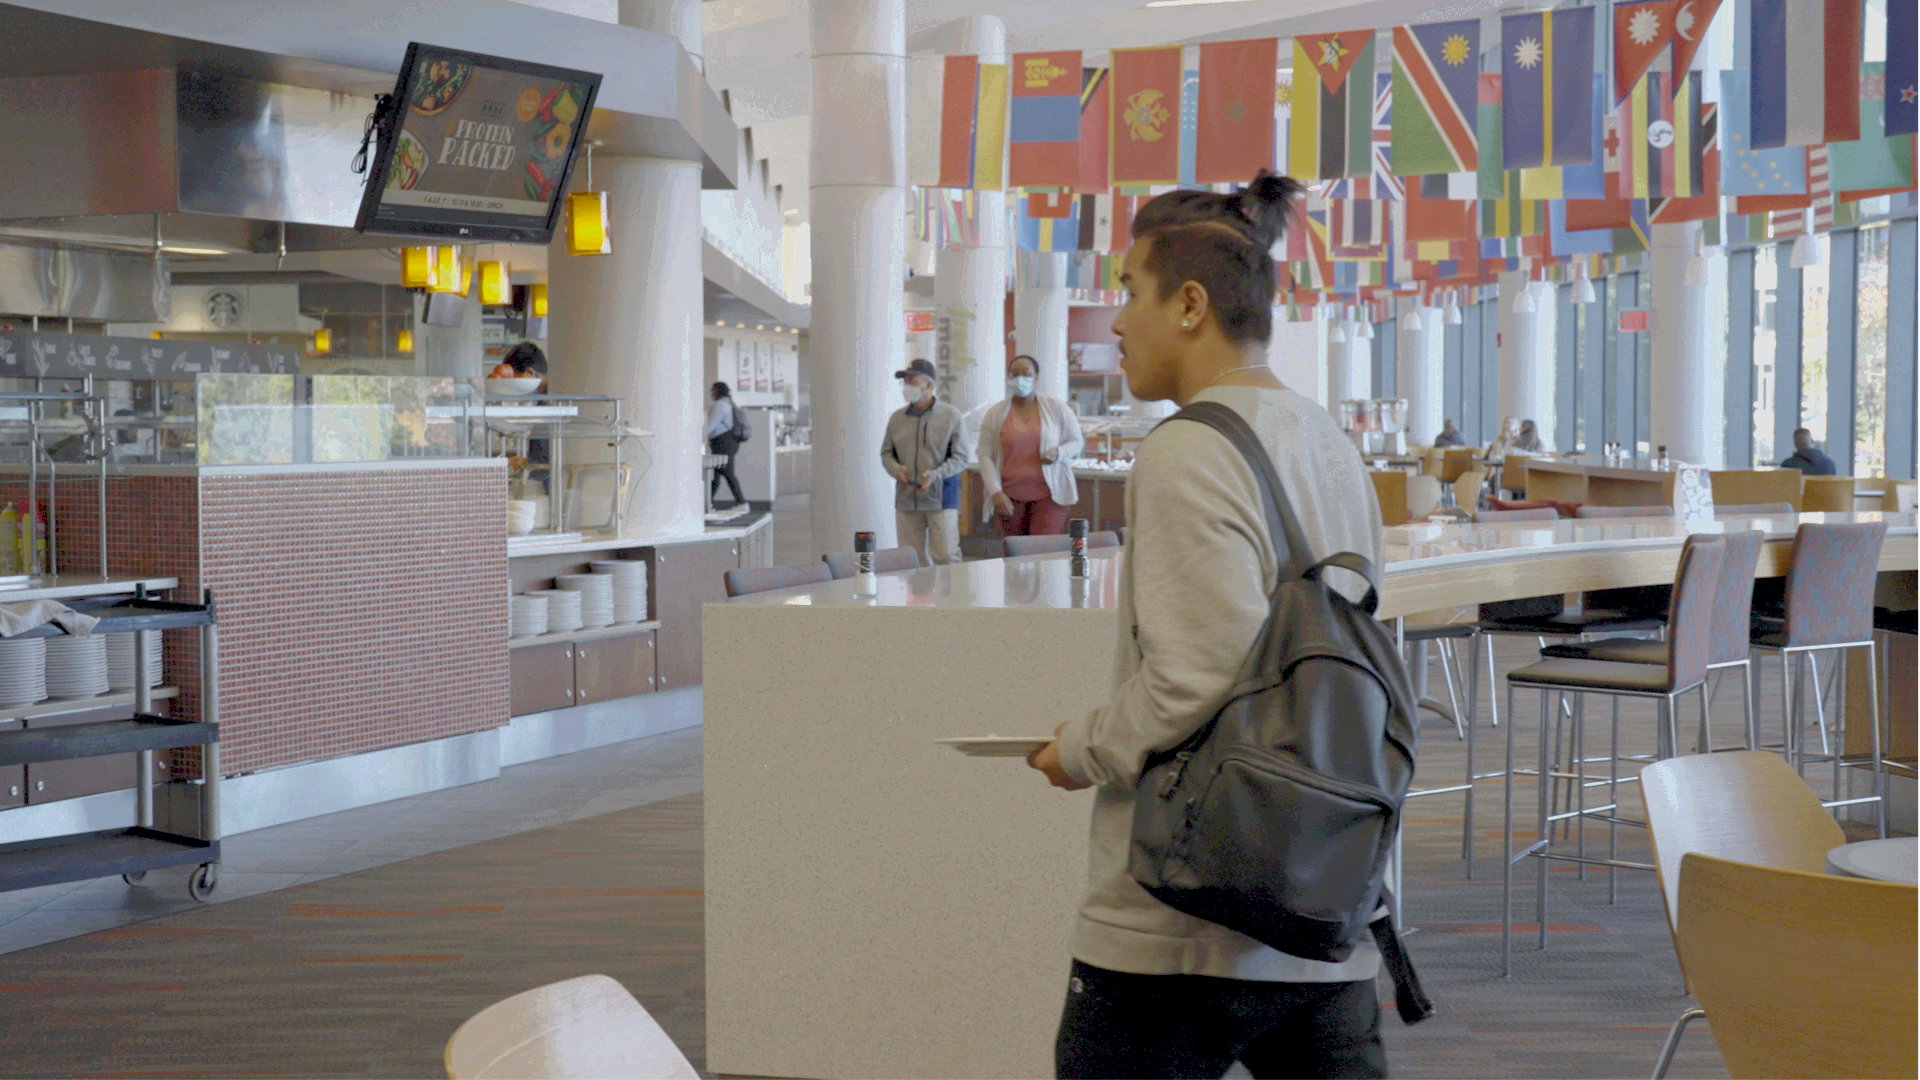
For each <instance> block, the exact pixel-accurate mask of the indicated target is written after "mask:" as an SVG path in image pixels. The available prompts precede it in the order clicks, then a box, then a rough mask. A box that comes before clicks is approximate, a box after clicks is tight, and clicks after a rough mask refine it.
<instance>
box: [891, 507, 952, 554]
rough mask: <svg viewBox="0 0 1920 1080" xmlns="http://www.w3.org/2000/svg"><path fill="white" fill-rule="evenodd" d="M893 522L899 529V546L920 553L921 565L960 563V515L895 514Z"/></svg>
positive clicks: (939, 512)
mask: <svg viewBox="0 0 1920 1080" xmlns="http://www.w3.org/2000/svg"><path fill="white" fill-rule="evenodd" d="M893 518H894V523H895V524H896V525H898V526H899V528H900V544H901V546H902V547H910V548H912V549H913V550H915V551H917V552H919V553H920V562H921V563H922V564H923V565H931V566H941V565H944V564H946V563H956V562H959V561H960V511H958V510H895V511H894V512H893ZM929 554H931V555H932V560H931V561H929V560H928V555H929Z"/></svg>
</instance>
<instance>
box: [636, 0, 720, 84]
mask: <svg viewBox="0 0 1920 1080" xmlns="http://www.w3.org/2000/svg"><path fill="white" fill-rule="evenodd" d="M620 25H622V26H632V27H636V28H638V29H641V30H651V31H653V32H654V33H656V34H666V35H668V36H669V37H672V38H675V39H676V40H678V41H679V42H680V47H681V48H682V49H685V50H686V51H687V56H688V57H689V58H690V59H692V60H693V66H694V67H697V68H699V69H700V70H702V71H705V70H706V69H707V64H706V59H705V49H703V48H702V47H701V44H700V39H701V33H700V28H701V24H700V0H620Z"/></svg>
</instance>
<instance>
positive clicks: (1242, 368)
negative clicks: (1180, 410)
mask: <svg viewBox="0 0 1920 1080" xmlns="http://www.w3.org/2000/svg"><path fill="white" fill-rule="evenodd" d="M1266 366H1267V365H1266V364H1241V365H1240V366H1239V367H1234V368H1228V369H1227V370H1225V371H1223V372H1221V373H1220V374H1218V375H1215V376H1214V377H1213V378H1211V379H1208V380H1207V386H1212V385H1213V384H1214V383H1217V382H1219V381H1220V380H1221V379H1224V378H1226V377H1227V376H1229V375H1231V374H1233V373H1234V372H1236V371H1252V370H1253V369H1255V368H1263V367H1266ZM1207 386H1203V387H1201V388H1200V389H1202V390H1205V389H1206V388H1207Z"/></svg>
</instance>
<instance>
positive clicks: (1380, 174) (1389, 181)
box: [1326, 72, 1407, 200]
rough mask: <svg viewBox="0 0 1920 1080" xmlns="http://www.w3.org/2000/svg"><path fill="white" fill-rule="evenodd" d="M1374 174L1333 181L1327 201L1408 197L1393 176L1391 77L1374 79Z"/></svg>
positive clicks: (1377, 76) (1381, 75)
mask: <svg viewBox="0 0 1920 1080" xmlns="http://www.w3.org/2000/svg"><path fill="white" fill-rule="evenodd" d="M1373 85H1374V94H1373V132H1372V135H1373V171H1372V175H1370V176H1360V177H1354V178H1351V179H1346V180H1334V181H1331V182H1330V183H1329V184H1328V185H1327V192H1326V194H1327V198H1329V199H1386V200H1398V199H1404V198H1406V197H1407V193H1406V187H1405V184H1404V182H1403V181H1402V180H1401V178H1400V177H1398V176H1395V175H1394V173H1393V75H1392V73H1391V72H1381V73H1378V74H1376V75H1374V77H1373Z"/></svg>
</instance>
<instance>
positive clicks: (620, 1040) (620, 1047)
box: [445, 975, 700, 1080]
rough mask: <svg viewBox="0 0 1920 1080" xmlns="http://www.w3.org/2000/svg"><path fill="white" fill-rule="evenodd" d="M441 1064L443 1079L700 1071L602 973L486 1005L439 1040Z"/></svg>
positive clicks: (683, 1076)
mask: <svg viewBox="0 0 1920 1080" xmlns="http://www.w3.org/2000/svg"><path fill="white" fill-rule="evenodd" d="M445 1063H446V1068H447V1076H448V1077H449V1078H450V1080H494V1078H506V1077H514V1078H525V1080H574V1078H580V1080H587V1078H598V1077H613V1076H646V1077H663V1078H671V1080H698V1077H699V1076H700V1074H699V1073H697V1072H695V1071H694V1068H693V1065H692V1063H691V1062H689V1061H688V1060H687V1058H686V1055H684V1054H682V1053H681V1052H680V1048H679V1047H677V1046H675V1045H674V1044H673V1040H672V1039H671V1038H669V1037H668V1036H667V1033H666V1032H665V1031H662V1030H661V1029H660V1025H659V1023H657V1022H656V1021H655V1020H654V1019H653V1017H652V1016H651V1015H649V1014H648V1013H647V1010H646V1009H645V1008H643V1007H642V1006H641V1004H640V1003H639V1002H638V1001H635V1000H634V999H633V995H632V994H629V993H627V990H626V988H625V987H623V986H621V985H620V984H619V983H617V982H615V981H613V980H612V979H610V978H608V977H607V976H605V975H582V976H580V977H579V978H577V979H567V980H565V981H564V982H557V983H551V984H549V985H547V986H542V987H538V988H535V989H533V990H528V991H526V992H525V993H521V994H515V995H514V996H512V997H510V998H508V999H506V1000H505V1001H501V1002H497V1003H495V1004H493V1005H489V1006H487V1007H486V1008H484V1009H482V1010H480V1011H479V1012H477V1013H475V1014H473V1016H472V1017H470V1018H469V1019H468V1020H467V1022H466V1023H464V1024H461V1025H460V1029H459V1030H458V1031H455V1032H454V1033H453V1038H451V1039H448V1040H447V1049H446V1054H445Z"/></svg>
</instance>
